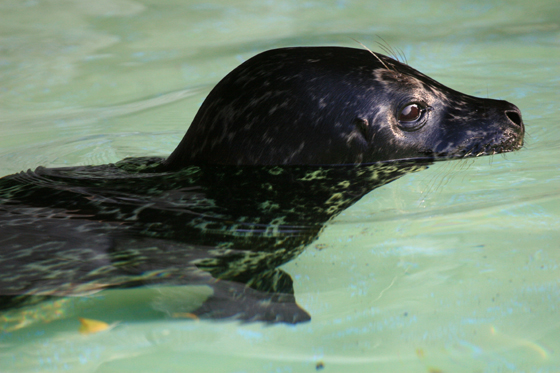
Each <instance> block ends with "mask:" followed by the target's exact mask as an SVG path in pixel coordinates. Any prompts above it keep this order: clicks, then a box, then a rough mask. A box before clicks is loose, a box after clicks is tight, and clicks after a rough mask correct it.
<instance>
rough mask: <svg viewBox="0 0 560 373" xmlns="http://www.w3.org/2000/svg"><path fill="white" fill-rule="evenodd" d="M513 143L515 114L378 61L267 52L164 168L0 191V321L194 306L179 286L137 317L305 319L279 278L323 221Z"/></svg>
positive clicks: (141, 163) (241, 70)
mask: <svg viewBox="0 0 560 373" xmlns="http://www.w3.org/2000/svg"><path fill="white" fill-rule="evenodd" d="M523 135H524V126H523V122H522V119H521V114H520V112H519V109H517V107H515V106H514V105H512V104H510V103H508V102H506V101H497V100H491V99H482V98H475V97H471V96H467V95H464V94H462V93H459V92H457V91H453V90H451V89H449V88H447V87H445V86H443V85H441V84H440V83H438V82H436V81H434V80H432V79H430V78H428V77H427V76H425V75H423V74H421V73H420V72H418V71H416V70H414V69H412V68H411V67H409V66H407V65H405V64H402V63H400V62H398V61H396V60H394V59H391V58H389V57H386V56H383V55H380V54H373V53H370V52H368V51H363V50H357V49H350V48H335V47H316V48H315V47H313V48H311V47H310V48H285V49H277V50H272V51H267V52H264V53H262V54H259V55H257V56H255V57H254V58H252V59H249V60H248V61H247V62H245V63H243V64H242V65H240V66H239V67H238V68H236V69H234V70H233V71H232V72H231V73H230V74H228V75H227V76H226V77H225V78H224V79H223V80H222V81H221V82H220V83H218V85H217V86H216V87H215V88H214V89H213V91H212V92H211V93H210V94H209V95H208V97H207V99H206V101H205V102H204V104H203V105H202V107H201V108H200V110H199V112H198V113H197V115H196V117H195V119H194V121H193V123H192V125H191V126H190V128H189V130H188V131H187V133H186V135H185V137H184V138H183V140H182V141H181V143H180V144H179V146H178V147H177V149H176V150H175V151H174V152H173V153H172V154H171V156H170V157H169V158H168V159H161V158H131V159H125V160H123V161H121V162H118V163H116V164H109V165H100V166H80V167H65V168H53V169H48V168H42V167H39V168H37V170H35V171H27V172H21V173H19V174H15V175H9V176H6V177H4V178H2V179H0V309H11V308H13V307H33V305H34V304H36V303H37V302H40V301H42V300H45V299H49V298H50V297H61V296H67V295H82V294H89V293H91V292H95V291H99V290H102V289H108V288H117V287H133V286H141V285H158V286H163V285H165V286H167V285H204V286H206V287H210V288H211V295H210V296H209V297H208V298H207V299H206V300H205V301H204V303H203V304H202V305H200V304H199V303H197V302H194V303H195V304H196V306H195V307H194V306H193V301H192V300H190V299H189V297H188V296H178V295H177V293H176V291H177V288H180V286H175V287H172V288H173V289H172V291H171V292H170V293H169V294H168V295H167V296H165V294H166V292H167V291H168V290H169V289H168V287H163V288H161V289H159V288H158V289H159V290H160V292H159V294H160V297H159V298H158V300H157V302H155V303H154V302H146V303H147V304H156V303H157V304H158V306H157V309H158V310H161V311H162V312H163V313H164V314H166V315H174V314H179V315H182V314H186V313H188V314H191V313H192V314H196V315H198V316H200V317H209V318H224V317H228V318H237V319H242V320H261V321H267V322H287V323H297V322H302V321H307V320H309V318H310V316H309V315H308V313H307V312H306V311H305V310H303V309H302V308H301V307H299V306H298V305H297V303H296V301H295V295H294V290H293V286H292V279H291V277H290V276H289V274H287V273H285V272H283V271H282V270H281V269H279V268H278V267H279V266H280V265H282V264H284V263H286V262H288V261H290V260H292V259H293V258H295V257H296V256H297V255H299V254H300V253H301V252H302V251H303V250H304V248H305V247H306V246H307V245H309V244H310V243H312V242H313V241H314V240H315V239H316V238H317V236H318V235H319V233H320V231H321V229H322V228H323V226H324V225H325V224H326V223H327V222H328V221H329V220H330V219H332V218H333V217H335V216H337V215H338V214H339V213H340V212H342V211H344V209H346V208H348V207H349V206H351V205H352V204H353V203H355V202H356V201H358V200H359V199H360V198H361V197H362V196H363V195H365V194H367V193H368V192H370V191H371V190H373V189H375V188H377V187H380V186H382V185H385V184H387V183H389V182H391V181H393V180H395V179H397V178H399V177H402V176H404V175H405V174H407V173H411V172H416V171H420V170H422V169H425V168H426V167H427V165H428V164H429V163H431V162H432V161H434V160H439V159H448V158H462V157H469V156H478V155H484V154H494V153H499V152H506V151H512V150H516V149H518V148H519V147H521V145H522V143H523ZM216 280H220V281H216ZM166 289H167V290H166ZM193 307H194V308H193ZM60 314H64V312H62V313H60ZM7 319H11V320H16V321H17V318H13V317H10V318H7ZM26 321H27V320H26ZM17 325H19V324H16V327H17ZM2 328H3V326H2V324H1V323H0V330H1V329H2Z"/></svg>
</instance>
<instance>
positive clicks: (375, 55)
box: [351, 38, 396, 72]
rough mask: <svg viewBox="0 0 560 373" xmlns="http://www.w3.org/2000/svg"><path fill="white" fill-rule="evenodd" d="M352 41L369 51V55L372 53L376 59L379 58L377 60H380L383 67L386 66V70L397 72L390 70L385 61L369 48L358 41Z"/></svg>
mask: <svg viewBox="0 0 560 373" xmlns="http://www.w3.org/2000/svg"><path fill="white" fill-rule="evenodd" d="M351 39H352V40H354V41H355V42H356V43H358V44H360V45H361V46H362V47H364V49H365V50H367V51H368V52H369V53H371V54H372V55H373V56H374V57H375V58H377V60H378V61H379V62H380V63H381V64H382V65H383V66H385V68H386V69H387V70H390V71H395V72H396V70H394V69H390V68H389V67H387V65H386V64H385V62H383V60H382V59H381V58H380V57H379V56H378V55H377V54H376V53H375V52H373V51H372V50H371V49H369V48H368V47H366V46H365V45H364V44H362V43H361V42H359V41H358V40H356V39H354V38H351Z"/></svg>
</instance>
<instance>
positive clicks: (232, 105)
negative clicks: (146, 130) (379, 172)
mask: <svg viewBox="0 0 560 373" xmlns="http://www.w3.org/2000/svg"><path fill="white" fill-rule="evenodd" d="M523 135H524V125H523V121H522V119H521V112H520V111H519V109H518V108H517V107H516V106H515V105H513V104H511V103H509V102H507V101H500V100H492V99H485V98H477V97H473V96H469V95H465V94H463V93H460V92H457V91H455V90H452V89H450V88H448V87H446V86H444V85H442V84H440V83H438V82H437V81H435V80H433V79H431V78H430V77H428V76H426V75H424V74H422V73H420V72H419V71H417V70H415V69H413V68H411V67H410V66H408V65H406V64H403V63H400V62H398V61H396V60H394V59H392V58H390V57H387V56H384V55H381V54H378V53H375V54H374V53H372V52H370V51H367V50H361V49H354V48H343V47H296V48H282V49H274V50H269V51H266V52H263V53H261V54H259V55H257V56H255V57H253V58H251V59H249V60H247V61H246V62H244V63H243V64H241V65H240V66H239V67H237V68H236V69H234V70H233V71H232V72H231V73H229V74H228V75H227V76H226V77H225V78H224V79H223V80H222V81H220V82H219V83H218V84H217V85H216V87H215V88H214V89H213V90H212V92H211V93H210V94H209V95H208V97H207V98H206V100H205V101H204V103H203V104H202V106H201V108H200V110H199V111H198V113H197V115H196V117H195V119H194V121H193V123H192V124H191V126H190V128H189V130H188V131H187V133H186V135H185V137H184V138H183V140H182V141H181V143H180V144H179V146H178V147H177V149H175V151H174V152H173V153H172V154H171V156H170V157H169V158H168V159H167V161H166V162H165V165H166V166H167V167H168V168H169V169H177V168H182V167H185V166H187V165H192V164H198V165H201V164H224V165H332V164H360V163H373V162H379V161H386V160H396V159H426V160H438V159H447V158H461V157H467V156H478V155H485V154H495V153H500V152H507V151H512V150H516V149H518V148H520V147H521V146H522V144H523Z"/></svg>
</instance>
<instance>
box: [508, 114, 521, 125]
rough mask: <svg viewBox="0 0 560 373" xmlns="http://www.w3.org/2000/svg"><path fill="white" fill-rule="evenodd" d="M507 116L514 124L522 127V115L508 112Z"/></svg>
mask: <svg viewBox="0 0 560 373" xmlns="http://www.w3.org/2000/svg"><path fill="white" fill-rule="evenodd" d="M506 115H507V117H508V118H509V120H511V121H512V122H513V123H515V124H516V125H518V126H520V125H521V115H519V113H518V112H516V111H506Z"/></svg>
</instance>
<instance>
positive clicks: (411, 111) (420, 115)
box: [399, 102, 427, 131]
mask: <svg viewBox="0 0 560 373" xmlns="http://www.w3.org/2000/svg"><path fill="white" fill-rule="evenodd" d="M426 111H427V110H426V107H425V106H424V105H422V104H420V103H418V102H413V103H410V104H406V105H405V106H404V107H403V108H402V109H401V111H400V112H399V124H400V127H401V128H402V129H404V130H406V131H415V130H417V129H419V128H420V127H421V126H422V125H424V123H425V122H426Z"/></svg>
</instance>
